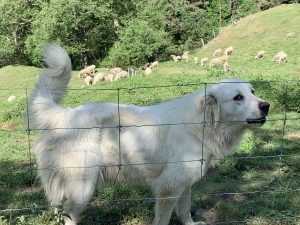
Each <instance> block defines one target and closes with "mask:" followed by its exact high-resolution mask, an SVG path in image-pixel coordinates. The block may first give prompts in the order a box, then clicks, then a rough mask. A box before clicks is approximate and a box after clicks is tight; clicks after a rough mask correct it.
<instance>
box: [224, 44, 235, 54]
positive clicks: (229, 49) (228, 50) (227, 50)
mask: <svg viewBox="0 0 300 225" xmlns="http://www.w3.org/2000/svg"><path fill="white" fill-rule="evenodd" d="M233 51H234V48H233V47H232V46H229V47H228V48H226V49H225V50H224V55H232V53H233Z"/></svg>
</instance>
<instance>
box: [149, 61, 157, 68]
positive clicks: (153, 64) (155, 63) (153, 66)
mask: <svg viewBox="0 0 300 225" xmlns="http://www.w3.org/2000/svg"><path fill="white" fill-rule="evenodd" d="M158 63H159V61H154V62H153V63H151V64H150V66H149V68H150V69H153V68H155V67H158Z"/></svg>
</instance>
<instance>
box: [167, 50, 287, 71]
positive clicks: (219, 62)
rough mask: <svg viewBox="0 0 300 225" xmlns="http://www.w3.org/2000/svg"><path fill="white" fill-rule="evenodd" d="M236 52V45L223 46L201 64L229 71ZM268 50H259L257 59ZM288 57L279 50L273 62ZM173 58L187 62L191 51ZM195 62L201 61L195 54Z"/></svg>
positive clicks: (281, 60) (176, 60)
mask: <svg viewBox="0 0 300 225" xmlns="http://www.w3.org/2000/svg"><path fill="white" fill-rule="evenodd" d="M233 52H234V47H233V46H229V47H228V48H226V49H225V50H224V52H223V51H222V49H221V48H218V49H216V50H215V51H214V53H213V55H212V56H213V57H212V59H211V60H209V58H208V57H204V58H201V59H200V65H201V66H202V67H204V66H209V68H212V67H215V66H223V70H224V72H227V71H229V62H228V59H229V56H231V55H232V54H233ZM265 54H266V51H263V50H261V51H259V52H258V53H257V54H256V56H255V59H262V58H264V57H265ZM287 57H288V55H287V54H286V53H285V52H284V51H280V52H278V53H277V54H276V55H275V56H274V57H273V58H272V61H273V62H278V63H281V62H287ZM171 58H172V60H173V61H174V62H178V61H180V60H182V61H185V62H189V52H188V51H186V52H184V53H183V55H182V56H177V55H171ZM194 62H195V63H196V64H198V63H199V58H198V57H196V56H194Z"/></svg>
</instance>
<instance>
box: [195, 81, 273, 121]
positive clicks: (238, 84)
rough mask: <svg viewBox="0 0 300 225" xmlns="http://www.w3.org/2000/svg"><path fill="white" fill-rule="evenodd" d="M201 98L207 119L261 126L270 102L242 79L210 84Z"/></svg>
mask: <svg viewBox="0 0 300 225" xmlns="http://www.w3.org/2000/svg"><path fill="white" fill-rule="evenodd" d="M204 96H205V97H202V99H201V100H200V105H201V108H202V109H203V108H205V117H206V118H205V120H206V121H208V122H212V123H216V122H221V123H236V124H242V125H249V126H261V125H263V124H264V123H265V122H266V116H267V115H268V112H269V106H270V104H269V103H268V102H266V101H264V100H262V99H260V98H258V97H257V96H256V95H255V93H254V89H253V87H252V85H251V84H249V83H247V82H245V81H242V80H222V81H220V82H219V83H217V84H215V85H212V86H208V87H207V90H206V91H205V95H204Z"/></svg>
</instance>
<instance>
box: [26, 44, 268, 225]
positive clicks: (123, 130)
mask: <svg viewBox="0 0 300 225" xmlns="http://www.w3.org/2000/svg"><path fill="white" fill-rule="evenodd" d="M43 61H44V63H45V65H46V68H45V69H44V70H43V72H42V73H41V75H40V78H39V80H38V82H37V84H36V86H35V89H34V90H33V93H32V94H31V99H30V108H29V121H30V128H38V129H41V130H42V132H41V135H40V138H39V139H38V140H37V142H36V144H35V151H36V155H37V163H38V168H39V176H40V179H41V181H42V184H43V186H44V189H45V192H46V195H47V197H48V199H49V201H50V202H51V205H54V206H55V205H59V204H60V203H61V202H62V200H63V199H64V198H65V199H66V202H65V203H66V205H65V213H67V214H68V215H69V216H70V218H69V217H66V218H65V224H66V225H75V224H77V222H78V220H79V216H80V214H81V212H82V211H83V210H84V209H85V208H86V206H87V204H88V203H89V200H90V198H91V196H92V194H93V191H94V189H95V186H96V184H100V185H103V184H105V183H111V182H115V181H116V179H117V180H118V181H124V182H131V183H138V184H140V183H141V182H143V183H144V184H145V185H148V186H150V187H151V189H152V191H153V193H154V196H155V198H156V204H155V218H154V221H153V225H167V224H168V223H169V220H170V217H171V214H172V211H173V210H174V209H175V211H176V214H177V216H178V218H179V219H180V220H181V222H182V223H183V224H184V225H196V224H202V223H201V222H193V220H192V217H191V214H190V207H191V198H190V196H191V186H192V184H193V183H194V182H195V181H197V180H198V179H200V178H201V176H203V175H204V173H205V171H206V169H207V167H208V166H210V165H212V164H214V163H215V162H216V160H214V159H220V158H223V157H224V156H225V155H227V154H230V153H231V152H232V148H233V147H234V146H235V145H237V144H238V143H239V141H240V139H241V137H242V134H243V133H244V131H245V130H246V129H247V128H249V127H253V126H261V125H262V124H263V123H264V122H265V121H266V119H265V117H266V115H267V114H268V110H269V103H267V102H266V101H263V100H262V99H260V98H258V97H256V96H255V95H254V94H253V90H252V86H251V85H250V84H248V83H245V82H243V81H240V80H225V81H222V82H220V83H218V84H214V85H208V86H206V88H203V89H200V90H198V91H197V92H195V93H193V94H189V95H186V96H183V97H180V98H177V99H174V100H172V101H169V102H165V103H162V104H158V105H152V106H145V107H139V106H135V105H120V106H119V107H118V105H117V104H112V103H105V104H86V105H82V106H79V107H77V108H72V109H71V108H63V107H62V106H60V105H59V102H60V100H61V99H62V98H63V96H64V94H65V92H66V88H67V86H68V83H69V80H70V78H71V61H70V58H69V56H68V54H67V53H66V52H65V50H64V49H62V48H61V47H59V46H57V45H50V46H48V47H47V48H46V50H45V52H44V54H43ZM174 162H176V163H174Z"/></svg>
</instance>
